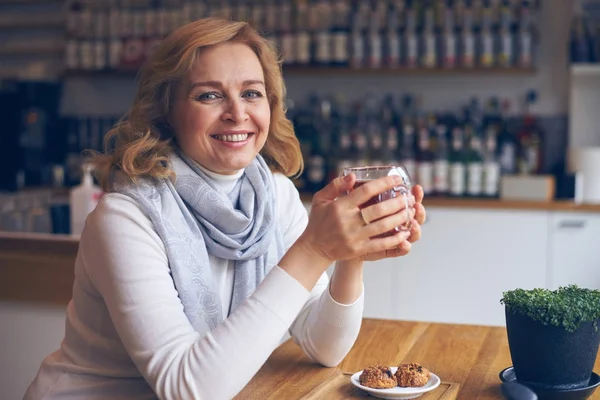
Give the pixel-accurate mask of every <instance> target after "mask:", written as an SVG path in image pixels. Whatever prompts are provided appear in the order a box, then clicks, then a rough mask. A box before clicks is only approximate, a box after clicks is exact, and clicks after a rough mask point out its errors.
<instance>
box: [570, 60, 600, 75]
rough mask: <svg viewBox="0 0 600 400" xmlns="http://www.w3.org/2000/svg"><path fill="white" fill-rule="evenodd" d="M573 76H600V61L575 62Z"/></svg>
mask: <svg viewBox="0 0 600 400" xmlns="http://www.w3.org/2000/svg"><path fill="white" fill-rule="evenodd" d="M571 76H597V77H600V63H598V64H573V65H571Z"/></svg>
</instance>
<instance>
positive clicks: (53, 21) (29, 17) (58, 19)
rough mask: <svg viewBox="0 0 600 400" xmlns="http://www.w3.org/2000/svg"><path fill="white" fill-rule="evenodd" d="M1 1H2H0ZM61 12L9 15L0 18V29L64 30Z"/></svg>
mask: <svg viewBox="0 0 600 400" xmlns="http://www.w3.org/2000/svg"><path fill="white" fill-rule="evenodd" d="M0 1H2V0H0ZM64 26H65V21H64V15H63V13H62V12H52V13H43V14H41V13H29V14H25V15H23V14H22V13H11V14H4V15H1V16H0V29H2V30H8V29H64Z"/></svg>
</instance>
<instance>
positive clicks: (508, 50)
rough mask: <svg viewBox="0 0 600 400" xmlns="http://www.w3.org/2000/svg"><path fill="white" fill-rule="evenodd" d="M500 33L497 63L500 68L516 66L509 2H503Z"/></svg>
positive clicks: (505, 0) (504, 0)
mask: <svg viewBox="0 0 600 400" xmlns="http://www.w3.org/2000/svg"><path fill="white" fill-rule="evenodd" d="M500 13H501V14H500V20H501V23H500V32H499V46H498V55H497V59H498V60H497V61H498V65H499V66H500V67H504V68H510V67H513V66H514V35H513V32H512V25H513V22H512V15H511V13H510V8H509V5H508V2H507V0H503V3H502V8H501V11H500Z"/></svg>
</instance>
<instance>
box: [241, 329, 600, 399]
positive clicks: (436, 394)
mask: <svg viewBox="0 0 600 400" xmlns="http://www.w3.org/2000/svg"><path fill="white" fill-rule="evenodd" d="M405 362H417V363H420V364H421V365H424V366H425V367H427V368H429V369H430V370H431V371H432V372H433V373H435V374H436V375H438V376H439V377H440V379H441V381H442V382H443V383H444V384H442V385H440V387H438V388H437V389H436V390H434V391H432V392H430V393H428V394H426V395H423V397H421V398H420V399H423V400H434V399H447V400H451V399H456V398H459V399H479V400H488V399H489V400H492V399H502V398H503V396H502V394H501V391H500V385H501V381H500V379H499V377H498V374H499V373H500V371H502V370H503V369H504V368H507V367H509V366H511V364H512V362H511V358H510V351H509V348H508V339H507V336H506V329H505V328H504V327H492V326H476V325H458V324H437V323H426V322H409V321H392V320H378V319H364V320H363V323H362V327H361V330H360V333H359V335H358V339H357V340H356V343H355V344H354V347H353V348H352V350H350V353H348V355H347V356H346V358H345V359H344V360H343V361H342V362H341V364H340V365H339V366H338V367H337V368H323V367H321V366H318V365H317V364H316V363H314V362H312V361H311V360H309V359H308V357H306V356H305V355H304V354H303V352H302V350H301V349H300V348H299V347H298V346H297V345H296V344H295V343H293V342H292V341H291V340H290V341H288V342H286V343H284V344H283V345H281V346H280V347H279V348H277V349H276V350H275V351H274V352H273V354H272V355H271V356H270V357H269V359H268V360H267V362H266V363H265V364H264V365H263V367H262V368H261V369H260V370H259V371H258V373H257V374H256V375H255V376H254V378H253V379H252V380H251V381H250V382H249V383H248V385H247V386H246V387H245V388H244V389H243V390H242V392H241V393H240V394H239V395H238V396H237V397H236V399H245V400H249V399H305V400H309V399H311V400H313V399H314V400H317V399H328V400H329V399H330V400H337V399H354V398H373V397H369V396H367V395H366V393H365V392H363V391H362V390H359V389H355V388H354V386H352V384H351V383H350V374H352V373H354V372H357V371H360V370H362V369H364V368H365V367H367V366H369V365H372V364H375V363H381V364H383V365H389V366H397V365H398V364H400V363H405ZM594 371H600V357H598V358H597V359H596V364H595V367H594ZM590 399H594V400H597V399H600V391H598V390H596V391H595V393H594V394H593V395H592V396H591V397H590Z"/></svg>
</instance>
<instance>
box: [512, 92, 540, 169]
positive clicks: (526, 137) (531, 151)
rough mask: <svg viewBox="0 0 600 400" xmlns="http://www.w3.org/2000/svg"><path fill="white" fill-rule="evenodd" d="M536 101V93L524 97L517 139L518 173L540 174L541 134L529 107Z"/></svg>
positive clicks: (528, 93)
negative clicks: (518, 147)
mask: <svg viewBox="0 0 600 400" xmlns="http://www.w3.org/2000/svg"><path fill="white" fill-rule="evenodd" d="M536 100H537V92H536V91H534V90H530V91H528V92H527V93H526V96H525V106H526V108H525V115H524V117H523V122H522V125H521V128H520V129H519V132H518V134H517V139H518V142H519V146H520V157H519V172H520V173H522V174H539V173H541V172H542V150H543V133H542V131H541V129H540V127H539V126H538V124H537V122H536V119H535V116H534V115H533V113H532V112H531V106H532V105H533V103H535V102H536Z"/></svg>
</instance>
